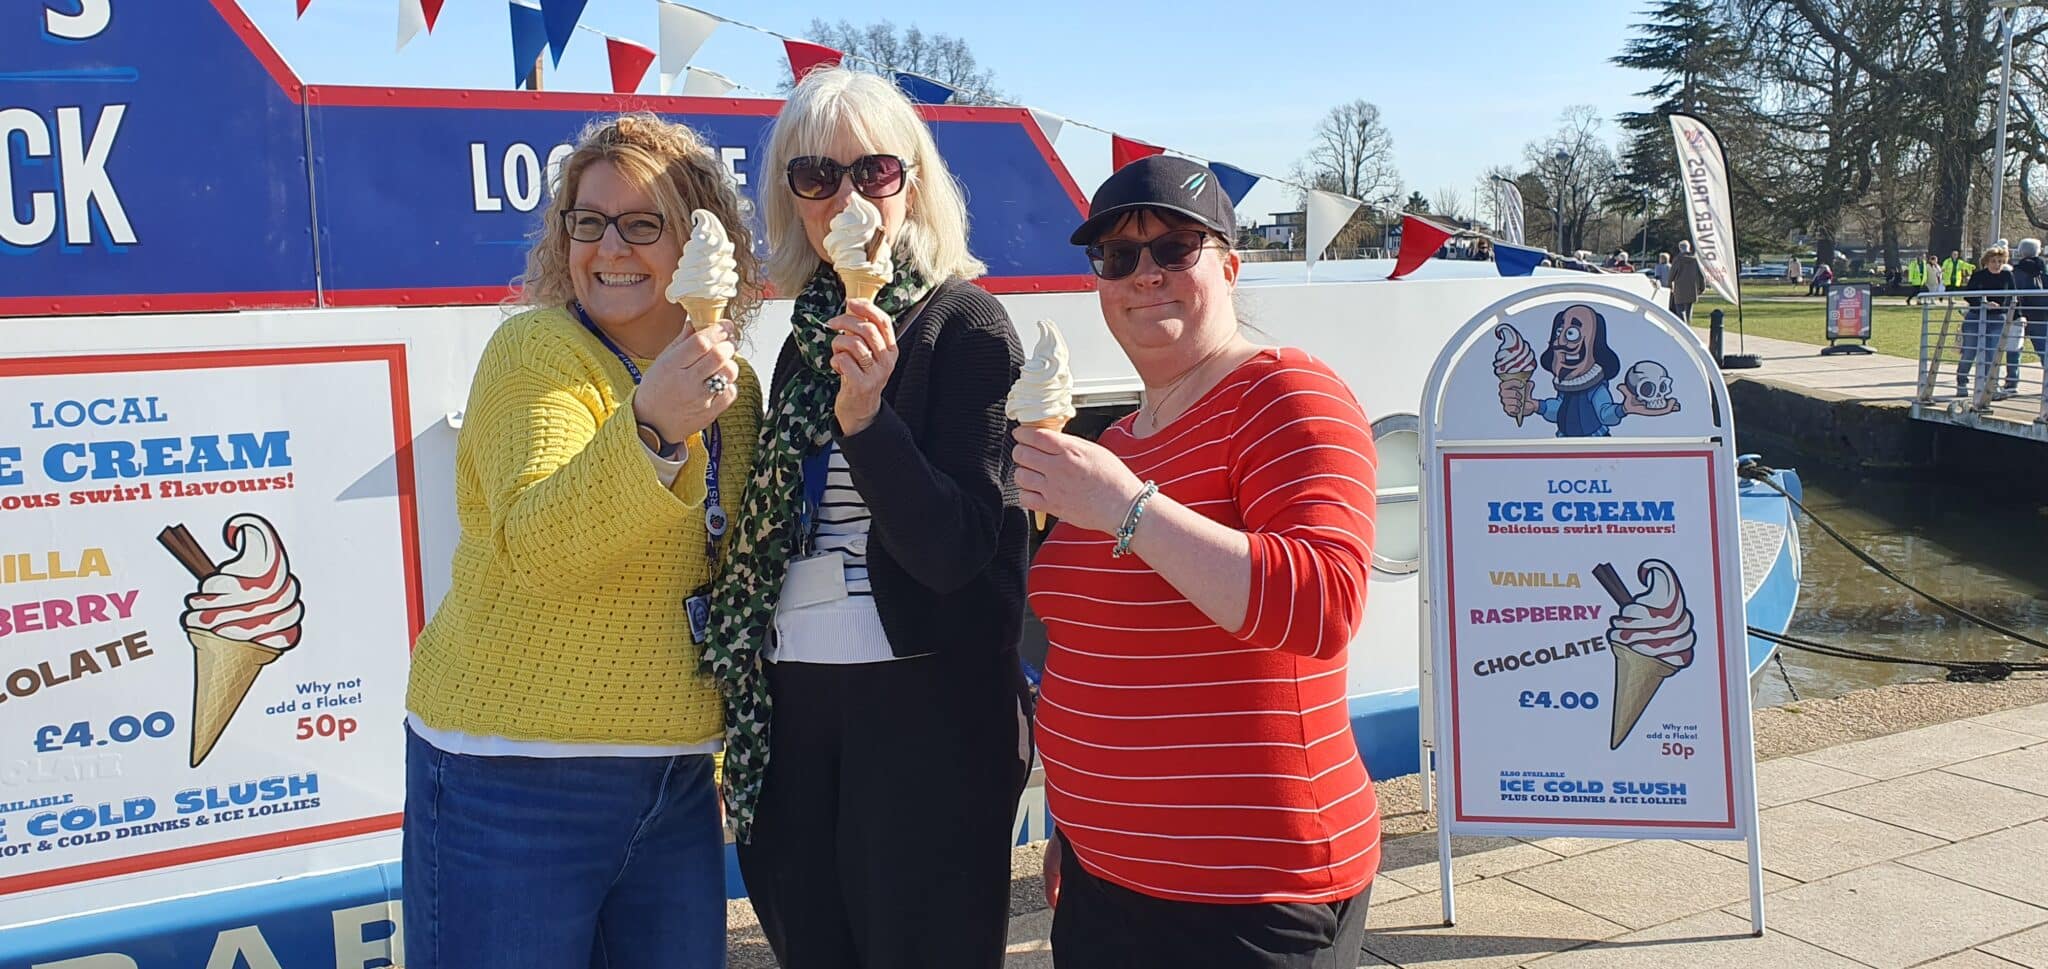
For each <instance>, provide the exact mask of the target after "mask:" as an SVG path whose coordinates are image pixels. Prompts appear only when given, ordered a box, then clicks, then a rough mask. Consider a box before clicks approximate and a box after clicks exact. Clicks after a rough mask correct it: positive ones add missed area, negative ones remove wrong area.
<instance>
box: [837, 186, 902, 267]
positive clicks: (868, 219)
mask: <svg viewBox="0 0 2048 969" xmlns="http://www.w3.org/2000/svg"><path fill="white" fill-rule="evenodd" d="M881 232H882V211H881V210H880V209H877V208H875V205H874V203H872V202H869V201H868V200H867V199H866V198H865V197H864V196H862V195H861V194H860V193H859V192H854V193H853V194H851V195H848V196H847V197H846V208H844V209H841V210H839V214H838V215H835V216H833V217H832V225H831V227H830V228H829V229H828V230H826V232H825V251H826V252H828V253H831V254H832V270H833V271H834V272H838V273H850V272H861V273H867V274H869V275H871V276H875V277H877V278H880V279H890V278H893V277H894V276H895V275H896V263H895V260H893V259H891V258H890V256H889V247H887V246H877V247H876V248H877V250H878V251H877V252H876V253H875V255H874V256H873V257H872V258H870V257H869V256H868V246H869V244H870V243H871V242H872V241H873V240H874V239H875V237H876V236H878V235H880V234H881Z"/></svg>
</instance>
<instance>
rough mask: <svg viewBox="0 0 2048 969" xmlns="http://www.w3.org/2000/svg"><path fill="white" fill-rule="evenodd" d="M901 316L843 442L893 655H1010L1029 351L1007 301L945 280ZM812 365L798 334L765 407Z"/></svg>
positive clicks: (1019, 568)
mask: <svg viewBox="0 0 2048 969" xmlns="http://www.w3.org/2000/svg"><path fill="white" fill-rule="evenodd" d="M905 315H906V318H905V319H901V320H898V321H897V334H896V343H897V346H898V348H899V355H898V357H897V360H896V370H895V372H894V373H893V374H891V375H890V377H889V383H888V385H887V386H886V387H885V388H884V389H883V391H882V406H881V409H880V411H878V412H877V413H876V414H875V419H874V421H873V423H871V424H869V425H868V426H867V427H866V428H864V429H863V430H861V432H860V433H858V434H850V435H847V434H842V435H841V436H840V437H839V439H838V442H839V450H840V453H842V454H844V455H845V456H846V463H847V466H848V468H849V469H850V470H851V471H852V476H853V486H854V488H856V489H857V490H859V491H860V494H861V498H862V499H863V500H865V501H866V502H867V505H868V513H869V515H871V516H872V518H871V520H870V523H869V539H870V540H869V542H868V580H869V582H870V584H871V585H872V587H873V588H874V592H875V610H876V611H877V612H879V613H880V614H881V617H882V630H883V632H885V633H887V634H888V637H889V650H890V651H891V652H893V653H895V654H896V655H897V656H917V655H921V654H924V653H934V652H940V651H954V650H974V651H985V652H986V653H989V654H999V653H1013V652H1015V651H1016V648H1017V642H1018V640H1019V639H1020V638H1021V637H1022V635H1023V631H1024V570H1025V567H1026V566H1027V564H1028V560H1027V557H1028V548H1027V542H1028V532H1027V528H1028V525H1027V523H1026V521H1025V517H1024V510H1023V509H1022V508H1020V507H1018V505H1017V483H1016V476H1015V473H1014V472H1015V467H1014V464H1013V462H1012V461H1011V458H1010V448H1011V447H1012V445H1013V443H1014V442H1012V441H1011V439H1010V424H1009V420H1008V419H1007V418H1006V417H1004V415H1003V403H1004V401H1005V399H1006V398H1007V397H1008V396H1009V392H1010V385H1011V384H1013V383H1015V382H1016V381H1017V374H1018V372H1019V371H1020V370H1021V369H1022V368H1023V365H1024V351H1023V349H1022V348H1021V347H1020V346H1019V345H1018V343H1017V334H1016V331H1015V330H1013V329H1012V328H1011V326H1010V317H1009V314H1008V313H1007V312H1005V311H1004V310H1003V306H1002V304H1001V303H998V302H996V299H995V297H993V296H990V295H989V294H988V293H986V292H983V291H982V290H981V289H980V288H978V287H976V286H974V285H972V284H969V283H963V282H960V281H958V280H948V281H946V282H944V283H941V284H940V285H939V286H938V287H936V288H935V289H934V290H933V292H932V294H931V296H930V297H929V298H928V299H927V301H926V303H925V305H924V307H923V308H922V309H921V310H918V311H915V312H910V313H906V314H905ZM803 365H804V364H803V363H802V361H801V360H800V359H799V357H798V355H797V350H796V340H795V337H793V336H792V337H791V338H790V339H789V340H788V341H787V342H785V343H784V344H783V346H782V353H781V354H780V355H779V356H777V358H776V360H775V376H774V379H773V380H772V381H770V387H771V391H770V395H769V400H771V401H773V400H775V399H776V398H777V397H779V396H780V394H781V391H782V387H783V385H784V384H785V383H786V382H787V381H788V380H789V378H790V375H791V374H793V373H795V368H796V367H800V366H803ZM770 412H771V414H772V412H773V405H772V404H771V406H770ZM1008 665H1009V667H1010V668H1011V669H1012V670H1015V669H1016V667H1017V664H1016V663H1015V662H1011V663H1009V664H1008Z"/></svg>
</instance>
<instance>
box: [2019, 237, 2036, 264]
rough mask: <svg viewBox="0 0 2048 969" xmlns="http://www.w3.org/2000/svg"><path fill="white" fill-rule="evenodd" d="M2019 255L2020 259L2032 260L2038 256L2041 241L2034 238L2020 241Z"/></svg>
mask: <svg viewBox="0 0 2048 969" xmlns="http://www.w3.org/2000/svg"><path fill="white" fill-rule="evenodd" d="M2019 254H2020V258H2021V259H2032V258H2034V257H2035V256H2038V255H2040V254H2041V240H2039V239H2034V238H2026V239H2021V240H2020V248H2019Z"/></svg>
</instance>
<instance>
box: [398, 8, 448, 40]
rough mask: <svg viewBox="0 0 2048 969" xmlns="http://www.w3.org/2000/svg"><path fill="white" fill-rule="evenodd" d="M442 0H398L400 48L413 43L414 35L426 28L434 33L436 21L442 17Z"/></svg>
mask: <svg viewBox="0 0 2048 969" xmlns="http://www.w3.org/2000/svg"><path fill="white" fill-rule="evenodd" d="M441 2H442V0H398V49H399V50H404V49H405V45H407V44H410V43H412V39H413V38H414V37H417V36H419V33H420V31H422V30H424V31H427V32H428V33H432V32H433V30H434V22H435V21H436V20H439V19H441Z"/></svg>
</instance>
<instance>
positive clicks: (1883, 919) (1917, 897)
mask: <svg viewBox="0 0 2048 969" xmlns="http://www.w3.org/2000/svg"><path fill="white" fill-rule="evenodd" d="M1723 911H1727V912H1731V913H1734V914H1739V915H1747V914H1748V905H1747V903H1744V904H1743V905H1742V906H1740V907H1739V910H1738V907H1735V906H1731V907H1729V908H1727V909H1724V910H1723ZM1764 915H1765V918H1766V920H1767V926H1768V928H1769V929H1770V930H1771V931H1774V932H1783V933H1785V934H1786V935H1789V936H1791V937H1793V938H1795V939H1798V940H1800V941H1802V942H1808V943H1811V944H1813V945H1817V946H1820V947H1821V948H1823V949H1827V950H1828V951H1830V952H1834V953H1837V954H1839V955H1844V956H1848V957H1849V958H1851V959H1855V960H1856V961H1858V962H1862V963H1864V964H1866V965H1870V966H1873V967H1876V969H1905V967H1907V966H1915V965H1918V964H1920V963H1922V962H1927V961H1929V960H1932V959H1938V958H1940V957H1942V956H1946V955H1950V954H1953V953H1957V952H1961V951H1963V950H1965V949H1969V948H1972V947H1974V946H1977V945H1980V944H1982V943H1984V942H1988V941H1991V940H1993V939H1997V938H2000V937H2002V936H2006V935H2010V934H2012V933H2014V932H2017V931H2020V930H2022V929H2028V928H2032V927H2034V926H2036V925H2040V924H2042V923H2044V922H2048V909H2044V908H2039V907H2036V906H2033V905H2028V904H2026V903H2024V902H2016V901H2013V900H2012V899H2009V898H2006V897H2004V896H2002V895H1995V894H1993V893H1991V892H1987V891H1985V890H1983V889H1981V888H1972V887H1970V886H1968V885H1964V884H1962V883H1960V882H1954V881H1950V880H1949V879H1946V878H1943V877H1941V876H1939V875H1934V874H1930V873H1928V872H1924V871H1920V870H1918V869H1914V868H1908V867H1906V866H1904V865H1901V864H1898V863H1897V862H1885V863H1883V864H1879V865H1872V866H1870V867H1868V868H1859V869H1857V870H1855V871H1852V872H1847V873H1845V874H1841V875H1836V876H1834V877H1832V878H1826V879H1822V880H1821V881H1817V882H1808V883H1807V884H1804V885H1800V886H1798V887H1796V888H1789V889H1786V890H1785V891H1782V892H1777V893H1774V894H1773V895H1772V896H1771V897H1770V899H1769V900H1768V901H1767V902H1766V903H1765V907H1764Z"/></svg>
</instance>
